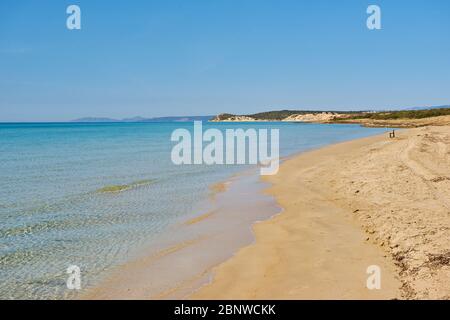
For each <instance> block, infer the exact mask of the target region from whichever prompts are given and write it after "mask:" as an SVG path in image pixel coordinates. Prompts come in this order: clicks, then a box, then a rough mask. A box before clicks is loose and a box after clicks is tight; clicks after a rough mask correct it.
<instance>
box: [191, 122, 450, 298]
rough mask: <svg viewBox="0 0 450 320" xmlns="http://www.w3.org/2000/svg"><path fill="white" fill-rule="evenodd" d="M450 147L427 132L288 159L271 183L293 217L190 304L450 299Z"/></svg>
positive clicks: (448, 134) (448, 135)
mask: <svg viewBox="0 0 450 320" xmlns="http://www.w3.org/2000/svg"><path fill="white" fill-rule="evenodd" d="M449 143H450V128H449V127H424V128H418V129H409V130H401V131H399V132H398V135H397V138H395V139H389V138H388V137H387V136H386V135H379V136H374V137H369V138H363V139H356V140H352V141H348V142H343V143H338V144H335V145H331V146H326V147H324V148H321V149H318V150H314V151H310V152H306V153H304V154H300V155H297V156H295V157H293V158H291V159H289V160H287V161H286V162H284V163H283V164H282V165H281V166H280V172H279V173H278V175H276V176H273V177H265V179H264V181H268V182H271V183H272V187H270V188H269V189H268V190H267V193H268V194H270V195H272V196H274V197H275V198H276V200H277V202H278V203H279V204H280V205H281V206H282V207H283V208H284V212H283V214H280V215H277V216H276V217H274V218H272V219H269V220H267V221H264V222H262V223H259V224H256V225H254V233H255V237H256V241H255V243H254V244H252V245H250V246H247V247H245V248H242V249H241V250H239V252H238V253H237V254H236V255H235V256H234V257H233V258H231V259H229V260H228V261H226V262H225V263H223V264H221V265H219V266H218V267H217V268H215V270H214V280H213V281H212V282H211V283H210V284H208V285H206V286H204V287H202V288H201V289H200V290H198V291H197V292H195V293H194V294H193V295H191V296H190V298H191V299H417V298H418V299H449V298H450V290H449V289H448V288H450V267H449V263H448V260H449V258H450V256H449V254H450V246H449V245H448V236H449V234H450V232H449V230H450V218H449V216H448V212H449V211H448V210H449V208H450V203H448V202H449V201H448V200H446V199H445V194H448V192H447V193H445V191H446V190H447V191H448V190H450V170H449V168H450V166H449V164H450V159H449V156H448V154H450V151H449V148H448V145H449ZM424 150H426V152H427V154H426V155H425V154H423V153H424V152H425V151H424ZM436 184H438V185H437V186H436ZM397 193H398V194H397ZM430 213H433V215H430ZM425 215H426V216H425ZM370 265H378V266H380V268H381V274H382V289H381V290H368V289H367V288H366V279H367V277H368V275H367V274H366V270H367V267H368V266H370Z"/></svg>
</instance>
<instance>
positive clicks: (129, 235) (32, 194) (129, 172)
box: [0, 122, 386, 299]
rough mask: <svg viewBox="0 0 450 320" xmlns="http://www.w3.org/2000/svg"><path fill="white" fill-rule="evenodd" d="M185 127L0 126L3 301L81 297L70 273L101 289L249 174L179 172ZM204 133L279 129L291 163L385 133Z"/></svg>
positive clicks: (291, 128)
mask: <svg viewBox="0 0 450 320" xmlns="http://www.w3.org/2000/svg"><path fill="white" fill-rule="evenodd" d="M180 128H185V129H187V130H189V131H191V132H192V131H193V123H192V122H151V123H3V124H0V299H72V298H76V297H77V295H76V294H75V293H73V290H70V289H69V288H68V287H67V279H68V276H69V274H68V273H67V269H68V267H70V266H74V265H75V266H79V267H80V269H81V271H82V274H83V286H84V287H92V286H95V285H96V284H97V283H98V281H100V279H102V278H103V277H105V275H107V274H108V272H110V270H113V269H114V268H115V267H117V266H118V265H121V264H124V263H126V262H127V261H129V260H130V259H133V258H134V257H136V256H137V255H139V253H140V252H143V250H146V248H149V247H151V246H152V244H153V243H155V242H157V241H158V239H159V238H161V237H162V236H166V237H167V235H168V234H169V235H170V232H174V233H176V228H174V226H176V225H177V224H179V223H180V221H184V220H186V219H187V218H188V217H192V216H195V214H196V212H200V211H199V206H201V205H202V206H204V204H205V203H207V202H208V201H210V198H211V194H212V188H211V186H214V185H216V184H217V183H220V182H221V181H226V180H227V179H230V177H233V176H236V175H239V173H240V172H244V171H246V170H249V169H250V168H249V167H251V166H250V165H206V164H198V165H175V164H174V163H173V162H172V161H171V151H172V148H173V146H174V145H175V144H176V142H172V141H171V134H172V132H173V131H174V130H176V129H180ZM203 128H204V130H206V129H208V128H216V129H219V130H221V131H224V130H225V129H244V130H246V129H256V130H258V129H279V136H280V155H281V156H282V157H283V158H285V157H289V156H292V155H295V154H297V153H300V152H304V151H307V150H311V149H315V148H319V147H322V146H326V145H329V144H333V143H337V142H341V141H346V140H351V139H356V138H361V137H367V136H371V135H375V134H380V133H383V132H384V131H386V129H382V128H363V127H360V126H358V125H351V124H311V123H280V122H261V123H216V122H204V123H203ZM244 211H245V210H244ZM241 214H243V215H245V212H242V213H241Z"/></svg>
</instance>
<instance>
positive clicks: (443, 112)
mask: <svg viewBox="0 0 450 320" xmlns="http://www.w3.org/2000/svg"><path fill="white" fill-rule="evenodd" d="M448 115H450V108H440V109H439V108H437V109H427V110H404V111H389V112H365V113H359V114H356V115H350V116H349V117H346V118H336V119H334V120H336V121H339V120H357V119H372V120H395V119H424V118H431V117H438V116H448Z"/></svg>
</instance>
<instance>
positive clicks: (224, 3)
mask: <svg viewBox="0 0 450 320" xmlns="http://www.w3.org/2000/svg"><path fill="white" fill-rule="evenodd" d="M70 4H77V5H79V6H80V7H81V11H82V29H81V30H79V31H70V30H68V29H67V28H66V18H67V16H68V15H67V14H66V8H67V6H68V5H70ZM369 4H377V5H379V6H380V7H381V10H382V30H379V31H370V30H368V29H367V28H366V19H367V14H366V8H367V6H368V5H369ZM441 104H450V1H448V0H408V1H406V0H390V1H379V0H371V1H359V0H353V1H352V0H342V1H336V0H330V1H320V0H319V1H316V0H315V1H312V0H311V1H302V0H179V1H174V0H158V1H156V0H150V1H138V0H133V1H125V0H114V1H106V0H82V1H76V0H73V1H64V0H58V1H54V0H39V1H32V0H1V1H0V121H58V120H70V119H73V118H77V117H83V116H104V117H115V118H121V117H130V116H136V115H141V116H145V117H152V116H164V115H206V114H217V113H220V112H231V113H252V112H257V111H264V110H271V109H285V108H289V109H330V110H332V109H334V110H338V109H366V108H373V109H376V108H379V109H380V108H381V109H382V108H390V107H407V106H421V105H441Z"/></svg>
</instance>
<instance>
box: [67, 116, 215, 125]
mask: <svg viewBox="0 0 450 320" xmlns="http://www.w3.org/2000/svg"><path fill="white" fill-rule="evenodd" d="M212 118H214V116H178V117H156V118H143V117H132V118H125V119H112V118H97V117H85V118H79V119H75V120H72V121H71V122H85V123H86V122H189V121H208V120H210V119H212Z"/></svg>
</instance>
